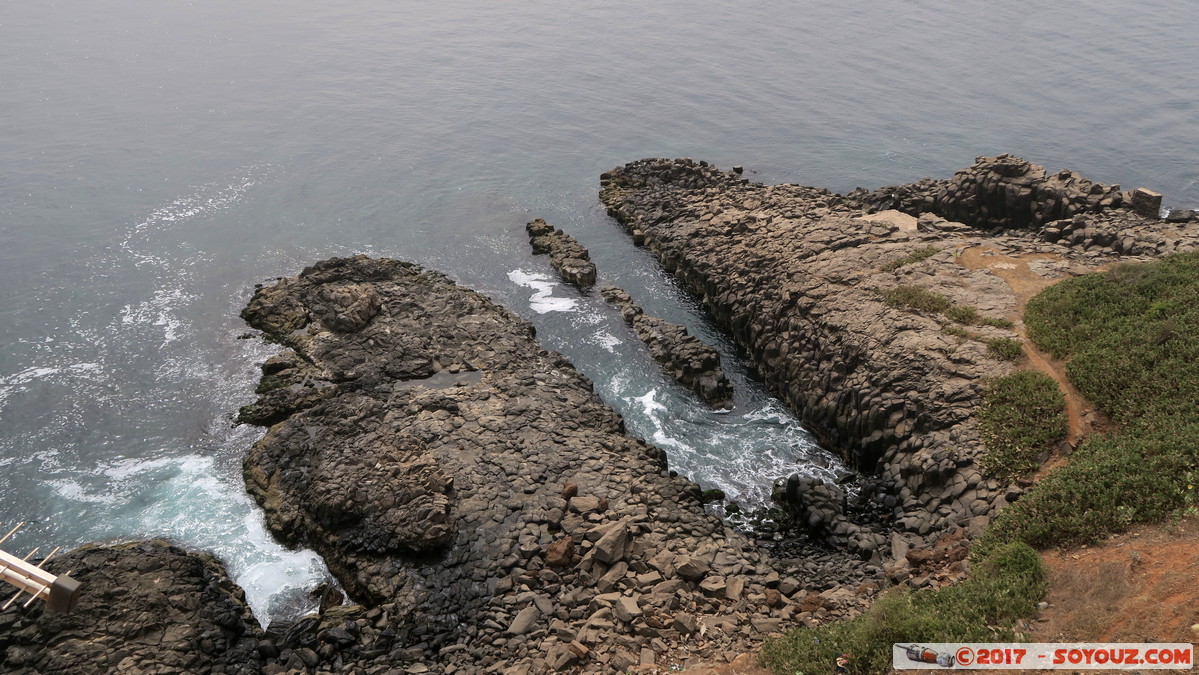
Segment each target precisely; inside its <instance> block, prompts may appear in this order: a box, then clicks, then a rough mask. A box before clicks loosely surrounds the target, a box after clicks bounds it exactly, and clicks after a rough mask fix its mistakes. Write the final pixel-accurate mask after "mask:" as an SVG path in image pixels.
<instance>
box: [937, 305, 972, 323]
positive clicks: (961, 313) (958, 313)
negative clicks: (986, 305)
mask: <svg viewBox="0 0 1199 675" xmlns="http://www.w3.org/2000/svg"><path fill="white" fill-rule="evenodd" d="M945 316H946V318H948V319H949V320H950V321H953V322H956V323H960V324H963V325H966V326H971V325H974V324H975V323H977V322H978V310H977V309H975V307H974V306H973V305H954V306H953V307H950V308H949V309H947V310H945Z"/></svg>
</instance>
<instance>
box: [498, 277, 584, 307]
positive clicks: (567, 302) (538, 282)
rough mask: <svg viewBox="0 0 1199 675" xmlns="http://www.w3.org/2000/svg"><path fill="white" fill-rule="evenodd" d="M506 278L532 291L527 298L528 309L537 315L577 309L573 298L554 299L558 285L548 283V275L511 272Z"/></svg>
mask: <svg viewBox="0 0 1199 675" xmlns="http://www.w3.org/2000/svg"><path fill="white" fill-rule="evenodd" d="M508 278H509V279H510V280H512V282H513V283H515V284H516V285H517V286H523V287H525V288H531V289H533V295H532V296H530V297H529V307H530V308H531V309H532V310H533V311H534V312H537V313H538V314H545V313H546V312H573V311H575V310H576V309H577V308H578V304H579V303H578V301H577V300H575V299H574V298H555V297H554V289H555V288H557V287H558V284H557V283H555V282H553V281H550V278H549V276H548V275H545V274H541V273H540V272H526V271H524V270H512V271H511V272H509V273H508Z"/></svg>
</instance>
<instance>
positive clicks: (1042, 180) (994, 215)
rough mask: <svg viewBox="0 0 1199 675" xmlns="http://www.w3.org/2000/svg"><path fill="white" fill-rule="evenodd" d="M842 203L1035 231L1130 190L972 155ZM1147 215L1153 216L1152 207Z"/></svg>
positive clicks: (1122, 200) (1013, 160) (1123, 197)
mask: <svg viewBox="0 0 1199 675" xmlns="http://www.w3.org/2000/svg"><path fill="white" fill-rule="evenodd" d="M846 201H847V202H848V203H852V204H856V205H860V206H862V207H863V208H865V209H866V210H873V211H884V210H887V209H896V210H899V211H902V212H904V213H908V214H911V215H919V214H921V213H934V214H936V215H938V216H941V217H942V218H946V219H948V220H952V221H956V222H960V223H966V224H967V225H971V226H974V227H979V228H991V227H996V228H1002V229H1013V228H1030V229H1036V228H1039V227H1042V226H1044V225H1045V224H1047V223H1050V222H1053V221H1055V220H1061V219H1063V218H1071V217H1073V216H1075V215H1080V214H1089V213H1101V212H1103V211H1106V210H1108V209H1111V208H1115V207H1119V206H1122V205H1125V204H1131V203H1132V194H1131V193H1128V192H1121V191H1120V186H1119V185H1104V184H1102V183H1094V182H1092V181H1090V180H1088V179H1086V178H1084V177H1082V176H1080V175H1079V174H1078V173H1076V172H1074V171H1069V170H1062V171H1059V172H1057V173H1054V174H1049V173H1047V172H1046V171H1045V167H1043V166H1038V165H1036V164H1033V163H1031V162H1027V161H1025V160H1023V159H1020V158H1019V157H1013V156H1011V155H999V156H998V157H978V158H977V159H976V160H975V163H974V166H971V167H969V168H967V169H963V170H961V171H958V172H957V173H955V174H954V175H953V177H952V178H949V179H947V180H932V179H927V178H926V179H924V180H922V181H920V182H917V183H913V184H910V185H898V186H892V187H885V188H879V189H878V190H874V191H873V192H867V191H865V190H862V189H858V190H855V191H853V192H851V193H849V194H848V195H846ZM1160 204H1161V196H1160V195H1158V206H1160ZM1148 215H1151V216H1152V217H1155V218H1156V217H1157V211H1156V209H1154V210H1153V212H1152V213H1151V214H1148Z"/></svg>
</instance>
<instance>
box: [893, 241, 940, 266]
mask: <svg viewBox="0 0 1199 675" xmlns="http://www.w3.org/2000/svg"><path fill="white" fill-rule="evenodd" d="M940 252H941V249H939V248H937V247H936V246H926V247H924V248H918V249H916V250H915V251H912V252H911V253H910V254H908V255H906V256H904V257H902V258H899V259H897V260H892V261H891V262H889V263H887V264H885V265H883V266H882V270H883V271H884V272H894V271H895V270H897V269H899V268H900V267H903V266H904V265H910V264H912V263H918V262H920V261H921V260H927V259H928V258H931V257H933V256H934V255H936V254H938V253H940Z"/></svg>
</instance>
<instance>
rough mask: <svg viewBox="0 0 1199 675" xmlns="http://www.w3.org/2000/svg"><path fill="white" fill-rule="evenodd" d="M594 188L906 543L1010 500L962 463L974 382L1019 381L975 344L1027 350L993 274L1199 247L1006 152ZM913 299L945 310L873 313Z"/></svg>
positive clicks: (973, 440) (1068, 177)
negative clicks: (849, 179)
mask: <svg viewBox="0 0 1199 675" xmlns="http://www.w3.org/2000/svg"><path fill="white" fill-rule="evenodd" d="M601 186H602V187H601V192H600V198H601V200H602V201H603V203H604V204H605V205H606V206H607V207H608V211H609V213H610V214H611V215H612V216H613V217H614V218H616V219H617V220H618V221H619V222H620V223H622V224H623V225H624V227H625V228H626V229H627V230H628V231H629V233H630V234H631V235H632V237H633V239H634V241H635V242H636V243H638V244H642V245H644V246H646V247H648V248H649V249H650V251H652V252H653V254H654V255H655V256H656V257H657V258H658V260H659V261H660V262H661V263H662V265H663V267H664V268H665V269H666V270H667V271H669V272H672V273H674V274H675V275H676V276H677V277H678V278H679V279H680V280H681V281H682V282H683V283H684V284H685V285H686V286H687V287H689V288H690V289H691V290H692V291H694V292H695V293H696V294H697V295H698V296H699V297H700V298H701V299H702V301H703V303H704V305H705V306H706V307H707V309H708V310H709V311H710V313H711V315H712V316H713V317H714V319H715V320H716V322H717V323H718V324H719V325H720V326H722V327H723V328H725V329H726V330H727V331H728V332H729V333H730V335H731V336H732V337H733V338H734V339H735V340H736V341H737V343H738V344H739V345H740V346H742V347H743V348H745V349H746V350H747V352H748V353H749V355H750V357H751V359H752V361H753V362H754V364H755V366H756V369H757V370H758V372H759V374H760V375H761V376H762V378H763V379H764V380H765V382H766V383H767V385H768V386H769V387H770V388H771V389H772V390H773V391H774V392H776V393H777V394H778V395H779V396H780V398H782V399H783V400H784V401H785V402H786V403H787V404H788V405H789V407H790V408H791V409H792V410H794V411H796V413H797V414H799V415H801V416H802V417H803V419H804V420H805V422H806V423H807V424H808V425H809V428H810V429H811V430H812V431H813V432H814V433H816V434H817V436H818V437H820V438H821V440H822V441H823V442H824V443H825V444H826V446H828V447H830V448H833V449H837V450H839V451H841V452H842V454H843V456H844V457H845V458H846V459H847V461H849V462H851V463H852V464H854V465H856V466H857V467H859V468H860V469H861V470H863V471H864V472H866V473H869V474H874V475H876V476H878V478H879V481H880V488H879V489H878V491H877V492H876V493H875V494H874V495H871V501H872V502H873V505H874V506H875V507H877V508H879V509H881V510H883V511H884V514H883V515H884V518H886V519H888V520H889V521H890V522H891V523H892V524H893V526H894V528H895V529H896V530H897V531H898V532H900V533H903V534H904V535H905V536H907V537H909V538H910V540H911V541H910V542H908V543H909V544H911V545H913V546H914V547H916V548H920V547H921V546H930V545H933V544H934V543H935V542H936V541H938V540H939V539H940V538H942V537H943V536H945V535H946V534H947V533H951V532H972V531H978V530H979V529H980V528H981V523H985V521H986V520H987V519H988V518H989V517H990V516H991V515H992V514H993V513H994V512H995V511H996V510H997V509H999V508H1001V507H1002V506H1004V505H1005V504H1006V503H1007V500H1008V495H1009V494H1012V495H1015V496H1018V492H1019V491H1015V492H1010V491H1009V489H1008V486H1006V485H1003V484H1000V483H999V482H998V481H996V480H995V479H993V478H989V477H988V476H986V475H984V474H983V473H982V472H981V471H980V470H979V468H978V466H977V464H976V459H977V458H978V456H979V455H980V453H982V452H984V448H983V445H982V443H981V440H980V438H979V433H978V427H977V422H976V420H975V416H974V414H975V412H976V410H977V408H978V406H979V405H980V404H981V399H980V393H981V391H982V387H983V386H984V382H985V380H986V379H987V378H989V377H994V376H999V375H1004V374H1006V373H1009V372H1011V371H1012V370H1014V369H1015V368H1017V367H1018V366H1017V364H1014V363H1013V362H1011V361H1007V360H1003V359H1002V358H1000V357H999V355H997V354H996V353H994V351H993V350H991V349H989V348H988V346H987V343H988V341H992V340H998V339H1007V340H1019V339H1020V338H1021V333H1020V331H1021V325H1020V324H1019V312H1018V307H1019V306H1020V305H1021V304H1022V302H1023V301H1024V300H1026V299H1027V297H1026V295H1027V294H1028V293H1027V292H1026V291H1027V289H1025V288H1023V287H1020V286H1019V284H1017V285H1016V286H1015V287H1013V286H1011V285H1009V283H1008V282H1007V281H1006V279H1005V277H1004V275H1005V274H1006V273H1007V272H1008V271H1011V270H1015V269H1016V268H1019V270H1018V271H1023V272H1026V273H1027V275H1028V276H1029V277H1031V278H1032V279H1034V280H1039V281H1038V283H1040V282H1044V283H1048V282H1049V281H1050V280H1053V279H1059V278H1064V277H1066V276H1070V275H1073V274H1081V273H1085V272H1088V271H1091V270H1094V269H1098V268H1099V267H1101V266H1103V265H1106V264H1109V263H1111V262H1114V261H1117V260H1125V259H1134V260H1135V259H1138V257H1141V258H1143V257H1145V256H1155V255H1160V254H1164V253H1170V252H1174V251H1186V250H1192V249H1194V248H1195V247H1196V245H1197V243H1199V224H1196V223H1195V222H1194V221H1192V220H1189V219H1188V220H1181V219H1180V220H1179V221H1178V222H1169V223H1168V222H1164V221H1162V220H1160V219H1158V218H1156V217H1145V216H1144V215H1141V214H1139V213H1137V212H1134V211H1133V210H1130V209H1128V208H1122V207H1123V206H1125V205H1126V204H1131V202H1132V196H1131V194H1130V193H1122V192H1120V191H1119V190H1118V187H1116V186H1104V185H1100V184H1097V183H1092V182H1091V181H1088V180H1086V179H1083V178H1081V177H1079V176H1077V175H1076V174H1073V173H1071V172H1059V173H1057V174H1053V175H1047V174H1046V173H1045V172H1044V169H1042V168H1041V167H1038V166H1036V165H1032V164H1030V163H1028V162H1024V161H1023V160H1020V159H1018V158H1014V157H1011V156H1007V155H1001V156H999V157H994V158H986V157H983V158H979V159H978V161H977V163H976V164H975V165H974V166H972V167H970V168H969V169H966V170H964V171H962V172H959V173H958V174H957V175H955V176H954V177H953V178H952V179H950V180H943V181H934V180H930V179H925V180H923V181H920V182H918V183H915V184H912V185H906V186H896V187H891V188H883V189H880V190H875V191H873V192H867V191H865V190H858V191H855V192H854V193H851V194H850V195H848V196H846V197H842V196H840V195H836V194H833V193H831V192H829V191H827V190H823V189H818V188H812V187H806V186H799V185H772V186H768V185H761V184H756V183H751V182H749V181H748V180H746V179H743V178H742V177H741V175H740V173H738V172H723V171H720V170H718V169H716V168H714V167H712V166H709V165H708V164H707V163H706V162H694V161H691V160H668V159H649V160H641V161H638V162H632V163H630V164H628V165H625V166H623V167H620V168H617V169H615V170H613V171H610V172H608V173H606V174H604V175H603V176H602V178H601ZM1142 199H1143V198H1142ZM1142 210H1144V209H1142ZM905 212H906V213H905ZM1154 215H1156V214H1154ZM951 218H956V219H958V220H959V221H962V222H957V221H955V220H953V219H951ZM968 259H972V260H975V261H981V262H978V264H973V265H967V264H965V263H964V262H962V261H965V260H968ZM1034 285H1035V284H1034ZM1042 285H1043V284H1042ZM912 289H915V291H916V292H918V293H924V292H929V293H932V294H935V295H936V297H937V298H939V300H938V301H937V302H939V303H941V305H940V306H935V305H934V306H933V307H932V308H928V307H919V306H916V307H914V306H905V305H904V304H903V303H902V302H899V303H896V302H891V303H889V302H888V301H887V293H888V292H889V291H900V290H907V291H911V290H912ZM926 297H927V296H926ZM917 304H918V303H917ZM950 308H954V309H953V310H952V311H950ZM955 312H957V313H956V314H955ZM953 316H956V317H957V319H953V318H951V317H953ZM782 487H783V489H782V490H780V491H779V492H780V493H781V494H780V496H781V497H782V498H783V499H784V500H785V501H787V502H789V503H790V507H791V510H792V512H793V513H794V515H795V518H796V520H797V521H798V522H799V523H801V524H805V525H806V526H807V527H808V528H809V529H810V530H811V531H812V532H813V533H815V534H818V533H819V532H825V533H827V540H828V541H830V542H831V543H835V544H838V545H840V544H842V543H843V544H844V546H845V547H846V549H847V550H849V551H851V552H853V553H855V554H858V555H861V556H863V557H867V556H869V557H871V558H873V559H875V560H881V561H883V562H884V563H887V562H892V561H895V558H896V556H895V554H894V552H893V551H892V550H891V549H892V546H891V544H892V541H890V539H889V538H888V537H887V536H886V533H885V532H883V531H879V529H878V528H876V527H872V526H870V525H869V524H868V523H855V522H853V521H854V519H853V518H850V517H846V516H845V515H844V514H843V512H847V513H848V512H851V511H852V510H853V509H848V510H847V509H846V508H843V507H841V506H840V505H839V502H840V499H839V498H837V497H836V496H834V495H824V494H822V493H821V491H822V490H825V489H831V488H823V487H819V486H809V485H804V484H801V483H798V482H795V483H794V484H788V485H785V486H782ZM846 506H848V504H847V505H846ZM905 541H907V540H905Z"/></svg>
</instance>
